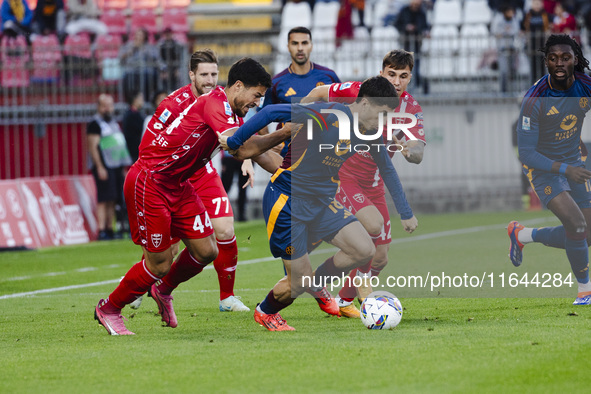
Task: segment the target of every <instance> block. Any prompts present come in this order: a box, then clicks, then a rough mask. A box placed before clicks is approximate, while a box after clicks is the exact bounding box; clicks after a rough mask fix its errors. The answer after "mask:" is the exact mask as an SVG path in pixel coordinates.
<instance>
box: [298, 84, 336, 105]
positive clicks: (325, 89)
mask: <svg viewBox="0 0 591 394" xmlns="http://www.w3.org/2000/svg"><path fill="white" fill-rule="evenodd" d="M331 86H332V85H322V86H316V87H315V88H314V89H312V90H311V91H310V93H308V95H307V96H306V97H304V98H303V99H302V101H300V102H301V103H302V104H305V103H313V102H314V101H328V99H329V95H328V94H329V92H330V87H331Z"/></svg>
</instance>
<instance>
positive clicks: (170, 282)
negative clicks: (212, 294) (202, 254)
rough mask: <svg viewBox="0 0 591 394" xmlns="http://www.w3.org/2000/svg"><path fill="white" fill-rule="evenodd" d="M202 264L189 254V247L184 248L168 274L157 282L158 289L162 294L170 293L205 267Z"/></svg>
mask: <svg viewBox="0 0 591 394" xmlns="http://www.w3.org/2000/svg"><path fill="white" fill-rule="evenodd" d="M205 266H207V264H203V263H201V262H199V261H197V260H196V259H195V257H193V256H191V253H189V249H187V248H185V249H183V251H182V252H181V254H180V255H179V257H178V258H177V259H176V261H175V262H174V264H173V265H172V267H171V268H170V271H168V274H166V275H165V276H164V277H163V278H162V281H161V282H160V283H159V284H158V291H159V292H160V293H162V294H164V295H170V293H172V291H173V290H174V289H176V288H177V286H178V285H180V284H181V283H183V282H186V281H188V280H189V279H191V278H192V277H194V276H195V275H197V274H198V273H200V272H201V271H203V268H205Z"/></svg>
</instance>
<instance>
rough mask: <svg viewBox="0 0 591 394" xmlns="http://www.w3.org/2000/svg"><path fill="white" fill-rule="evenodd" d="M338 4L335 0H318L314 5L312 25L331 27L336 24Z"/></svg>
mask: <svg viewBox="0 0 591 394" xmlns="http://www.w3.org/2000/svg"><path fill="white" fill-rule="evenodd" d="M339 8H340V4H339V2H336V1H331V2H328V3H327V2H320V3H316V5H315V6H314V14H313V26H314V28H315V29H317V28H333V29H334V27H335V26H336V25H337V18H338V16H339Z"/></svg>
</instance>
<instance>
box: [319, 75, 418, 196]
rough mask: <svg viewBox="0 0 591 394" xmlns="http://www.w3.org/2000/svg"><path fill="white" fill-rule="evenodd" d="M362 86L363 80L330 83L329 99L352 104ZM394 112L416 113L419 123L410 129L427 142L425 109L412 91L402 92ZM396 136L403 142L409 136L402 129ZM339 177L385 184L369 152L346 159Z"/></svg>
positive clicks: (406, 120) (372, 184) (368, 183)
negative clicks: (424, 120)
mask: <svg viewBox="0 0 591 394" xmlns="http://www.w3.org/2000/svg"><path fill="white" fill-rule="evenodd" d="M360 87H361V82H344V83H334V84H332V85H330V88H329V93H328V97H329V101H336V102H340V103H346V104H351V103H353V102H354V101H355V100H356V99H357V95H358V94H359V88H360ZM394 112H401V113H408V114H412V115H414V116H415V117H416V118H417V124H416V125H415V126H414V127H411V128H410V129H409V131H410V132H411V133H412V135H414V136H415V137H416V138H417V139H419V140H421V141H423V142H426V141H425V130H424V129H423V109H422V108H421V106H420V105H419V103H418V102H417V101H416V100H415V99H414V97H413V96H411V95H410V93H408V92H404V93H402V95H401V96H400V104H398V107H396V110H395V111H394ZM395 122H396V123H399V124H402V123H407V122H408V119H407V118H396V120H395ZM384 138H385V136H384ZM396 138H398V140H400V141H402V142H405V141H407V136H406V134H404V133H403V132H402V131H401V132H399V133H398V134H397V135H396ZM389 142H391V141H389ZM388 153H389V154H390V157H392V156H394V152H388ZM339 177H340V178H341V179H343V178H354V179H356V180H357V181H361V182H362V183H364V184H367V185H368V186H371V187H375V186H378V185H380V184H382V185H383V183H382V180H381V177H380V175H379V171H378V167H377V165H376V163H375V162H374V161H373V160H372V158H371V155H370V154H369V153H368V152H357V154H356V155H355V156H353V157H351V158H350V159H348V160H347V161H345V163H344V164H343V166H342V167H341V169H340V171H339Z"/></svg>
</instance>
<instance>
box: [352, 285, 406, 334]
mask: <svg viewBox="0 0 591 394" xmlns="http://www.w3.org/2000/svg"><path fill="white" fill-rule="evenodd" d="M401 319H402V304H401V303H400V301H399V300H398V298H396V296H395V295H393V294H390V293H388V292H387V291H374V292H373V293H371V294H370V295H368V296H367V297H366V298H365V300H364V301H363V303H362V304H361V322H363V324H365V327H367V328H369V329H370V330H391V329H393V328H394V327H396V326H397V325H398V323H400V320H401Z"/></svg>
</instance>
